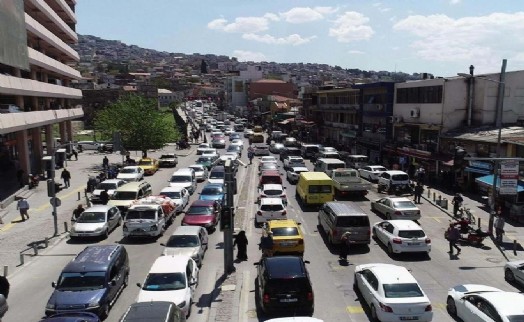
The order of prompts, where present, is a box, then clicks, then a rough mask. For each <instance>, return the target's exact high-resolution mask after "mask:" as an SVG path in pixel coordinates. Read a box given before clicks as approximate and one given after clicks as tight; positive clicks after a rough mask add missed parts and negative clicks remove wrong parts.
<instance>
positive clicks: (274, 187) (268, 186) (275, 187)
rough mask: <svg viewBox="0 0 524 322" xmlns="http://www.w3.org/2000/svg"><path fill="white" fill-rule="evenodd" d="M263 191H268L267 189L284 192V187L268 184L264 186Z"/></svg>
mask: <svg viewBox="0 0 524 322" xmlns="http://www.w3.org/2000/svg"><path fill="white" fill-rule="evenodd" d="M262 189H263V190H266V189H282V190H284V186H282V185H281V184H275V183H267V184H265V185H263V186H262Z"/></svg>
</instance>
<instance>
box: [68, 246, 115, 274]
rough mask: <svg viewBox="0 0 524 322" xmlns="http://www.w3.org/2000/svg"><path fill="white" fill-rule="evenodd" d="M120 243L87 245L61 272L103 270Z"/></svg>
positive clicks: (112, 257)
mask: <svg viewBox="0 0 524 322" xmlns="http://www.w3.org/2000/svg"><path fill="white" fill-rule="evenodd" d="M120 249H124V246H122V245H93V246H87V247H86V248H84V250H83V251H81V252H80V253H79V254H78V255H77V256H76V257H75V258H73V259H72V260H71V261H70V262H69V263H68V264H67V265H66V266H65V267H64V269H63V272H86V271H105V270H106V269H107V267H108V266H109V264H110V263H111V261H112V260H113V259H114V255H115V254H117V253H118V251H119V250H120Z"/></svg>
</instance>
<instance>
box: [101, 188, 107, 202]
mask: <svg viewBox="0 0 524 322" xmlns="http://www.w3.org/2000/svg"><path fill="white" fill-rule="evenodd" d="M100 202H102V204H103V205H107V203H108V202H109V193H108V192H107V188H105V189H104V191H102V192H100Z"/></svg>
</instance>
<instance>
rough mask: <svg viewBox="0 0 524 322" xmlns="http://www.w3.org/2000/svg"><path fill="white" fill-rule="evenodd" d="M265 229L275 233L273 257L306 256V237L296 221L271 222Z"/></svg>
mask: <svg viewBox="0 0 524 322" xmlns="http://www.w3.org/2000/svg"><path fill="white" fill-rule="evenodd" d="M265 229H266V231H267V232H269V231H271V232H272V233H273V255H278V254H298V255H301V256H302V255H304V235H303V234H302V229H300V227H299V225H298V223H297V222H296V221H295V220H293V219H286V220H270V221H268V222H267V223H266V225H265Z"/></svg>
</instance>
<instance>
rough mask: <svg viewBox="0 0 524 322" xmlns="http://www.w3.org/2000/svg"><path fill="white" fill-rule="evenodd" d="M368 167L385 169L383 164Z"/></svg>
mask: <svg viewBox="0 0 524 322" xmlns="http://www.w3.org/2000/svg"><path fill="white" fill-rule="evenodd" d="M368 167H370V168H371V169H375V168H385V169H387V168H386V167H385V166H383V165H368Z"/></svg>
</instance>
